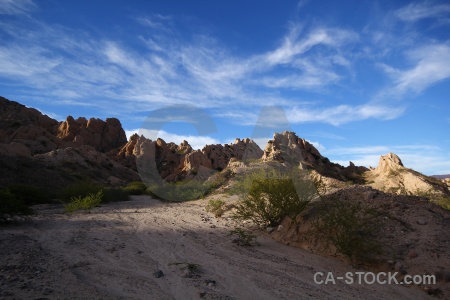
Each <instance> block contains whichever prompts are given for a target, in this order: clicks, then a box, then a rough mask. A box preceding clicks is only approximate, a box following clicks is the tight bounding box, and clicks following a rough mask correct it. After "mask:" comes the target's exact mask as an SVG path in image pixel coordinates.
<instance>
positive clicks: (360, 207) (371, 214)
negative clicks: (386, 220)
mask: <svg viewBox="0 0 450 300" xmlns="http://www.w3.org/2000/svg"><path fill="white" fill-rule="evenodd" d="M313 209H314V210H315V211H316V215H315V218H313V220H312V225H313V226H312V230H311V237H312V238H313V239H314V240H315V241H318V242H319V243H321V244H322V245H324V250H325V249H329V247H330V246H332V247H334V248H335V249H336V251H337V252H338V253H341V254H343V255H345V256H346V257H347V258H348V259H349V260H350V261H351V263H352V264H353V263H355V262H357V261H362V262H365V261H370V260H372V259H374V258H376V257H377V256H378V255H380V254H382V242H381V235H382V224H383V223H382V221H381V214H380V212H379V211H378V210H376V209H374V208H371V207H368V206H367V205H364V204H363V203H362V202H360V201H345V200H342V199H338V198H336V197H333V196H329V197H325V198H324V199H322V200H321V201H319V202H317V203H315V204H314V208H313Z"/></svg>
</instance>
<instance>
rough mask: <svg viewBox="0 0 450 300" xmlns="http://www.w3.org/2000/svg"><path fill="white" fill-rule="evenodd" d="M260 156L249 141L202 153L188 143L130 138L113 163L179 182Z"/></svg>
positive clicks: (210, 147)
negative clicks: (232, 161)
mask: <svg viewBox="0 0 450 300" xmlns="http://www.w3.org/2000/svg"><path fill="white" fill-rule="evenodd" d="M262 154H263V151H262V150H261V149H260V148H259V147H258V145H257V144H256V143H255V142H253V141H252V140H250V139H243V140H240V139H236V140H235V142H234V144H231V145H230V144H225V145H221V144H217V145H207V146H205V147H204V148H203V149H202V150H195V151H194V150H193V149H192V147H191V146H190V145H189V143H188V142H187V141H183V142H182V143H181V144H180V145H176V144H174V143H166V142H165V141H164V140H162V139H157V140H156V141H151V140H149V139H146V138H145V137H143V136H138V135H133V136H132V137H131V138H130V140H129V141H128V143H127V144H126V145H125V146H123V147H122V148H121V149H120V151H119V154H118V155H117V156H116V159H117V160H118V161H120V162H121V163H122V164H124V165H129V166H133V165H134V166H137V170H138V171H139V173H142V172H144V173H145V172H146V171H145V170H152V172H150V173H151V174H150V175H148V177H153V176H154V173H155V172H154V170H155V169H157V171H158V173H159V175H158V177H160V178H163V179H165V180H167V181H178V180H183V179H186V178H192V177H196V178H200V177H201V178H205V177H207V176H209V175H211V174H212V173H214V172H217V171H221V170H223V169H225V168H226V167H227V165H228V163H229V161H230V160H231V159H232V158H234V159H236V160H239V161H241V160H254V159H260V158H261V156H262ZM139 169H140V170H139ZM144 176H147V175H144Z"/></svg>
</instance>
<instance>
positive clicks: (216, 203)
mask: <svg viewBox="0 0 450 300" xmlns="http://www.w3.org/2000/svg"><path fill="white" fill-rule="evenodd" d="M224 206H225V201H223V200H220V199H217V200H215V199H211V200H209V201H208V205H207V206H206V208H205V209H206V211H207V212H211V213H213V214H214V216H216V217H220V216H222V214H223V213H224V211H225V209H224Z"/></svg>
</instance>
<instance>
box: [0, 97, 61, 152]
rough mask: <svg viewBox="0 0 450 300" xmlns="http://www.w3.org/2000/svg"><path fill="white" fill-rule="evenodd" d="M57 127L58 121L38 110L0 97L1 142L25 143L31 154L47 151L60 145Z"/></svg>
mask: <svg viewBox="0 0 450 300" xmlns="http://www.w3.org/2000/svg"><path fill="white" fill-rule="evenodd" d="M57 127H58V121H56V120H53V119H52V118H50V117H48V116H46V115H43V114H42V113H40V112H39V111H38V110H36V109H34V108H28V107H26V106H24V105H22V104H19V103H17V102H14V101H9V100H8V99H6V98H3V97H0V130H1V131H0V142H1V143H4V144H10V143H13V142H14V143H19V144H23V145H25V146H26V147H27V148H29V150H30V153H31V154H36V153H45V152H47V151H50V150H53V149H56V147H57V146H58V145H60V142H59V141H58V139H57V138H56V137H55V133H56V129H57ZM16 148H17V147H16V146H14V149H16ZM11 149H13V148H11ZM4 150H5V149H4ZM13 151H14V150H13ZM21 152H22V151H21Z"/></svg>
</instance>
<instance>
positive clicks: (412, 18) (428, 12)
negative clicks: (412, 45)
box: [395, 1, 450, 22]
mask: <svg viewBox="0 0 450 300" xmlns="http://www.w3.org/2000/svg"><path fill="white" fill-rule="evenodd" d="M395 15H396V16H397V17H398V18H399V19H401V20H402V21H407V22H416V21H418V20H421V19H425V18H446V19H447V20H448V19H450V4H434V3H432V2H429V1H426V2H416V3H410V4H408V5H407V6H405V7H402V8H400V9H398V10H397V11H396V12H395Z"/></svg>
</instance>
